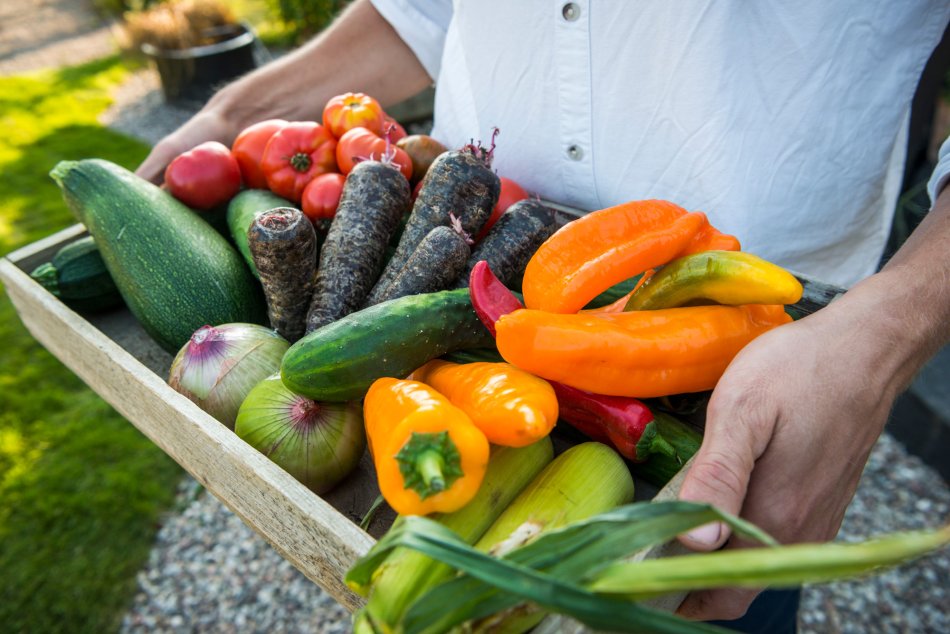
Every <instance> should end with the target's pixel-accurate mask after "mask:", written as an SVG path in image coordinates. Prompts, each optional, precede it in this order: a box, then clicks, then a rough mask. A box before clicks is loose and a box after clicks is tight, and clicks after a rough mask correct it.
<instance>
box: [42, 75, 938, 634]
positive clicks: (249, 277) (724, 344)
mask: <svg viewBox="0 0 950 634" xmlns="http://www.w3.org/2000/svg"><path fill="white" fill-rule="evenodd" d="M496 135H497V130H496V131H495V132H494V133H493V134H492V138H491V142H490V144H489V146H488V147H484V146H483V145H482V144H481V143H475V142H472V143H470V144H468V145H466V146H464V147H462V148H458V149H454V150H447V149H446V148H445V147H443V146H442V145H441V144H439V143H438V141H436V140H435V139H432V138H430V137H426V136H423V135H412V136H407V135H406V133H405V131H404V130H403V129H402V128H401V127H400V126H399V124H398V123H396V122H395V121H393V120H392V119H391V118H390V117H388V116H387V115H386V113H385V111H384V110H383V109H382V107H381V106H380V105H379V104H378V103H377V102H376V101H375V100H374V99H373V98H371V97H369V96H367V95H363V94H360V93H347V94H345V95H340V96H338V97H335V98H334V99H331V100H330V101H329V102H328V103H327V104H326V107H325V109H324V110H323V115H322V119H321V121H320V122H316V121H297V122H288V121H283V120H269V121H262V122H260V123H257V124H255V125H252V126H250V127H249V128H247V129H246V130H244V131H243V132H242V133H241V134H240V135H238V137H237V138H236V140H235V141H234V143H233V145H232V147H231V148H227V147H225V146H222V145H221V144H216V143H206V144H202V145H200V146H198V147H196V148H193V149H192V150H189V151H188V152H185V153H184V154H182V155H181V156H179V157H178V158H176V159H175V160H174V161H172V162H171V163H170V164H169V166H168V169H167V171H166V174H165V180H166V185H167V190H164V189H160V188H158V187H155V186H154V185H151V184H150V183H146V182H144V181H142V180H141V179H139V178H137V177H136V176H135V175H133V174H131V173H129V172H127V171H126V170H123V169H122V168H119V167H118V166H115V165H113V164H111V163H107V162H105V161H101V160H97V159H87V160H82V161H73V162H63V163H61V164H60V165H58V166H57V167H56V168H55V169H54V170H53V172H52V174H51V175H52V177H53V178H54V179H55V180H56V182H57V183H58V184H59V185H60V187H61V188H62V190H63V195H64V198H65V199H66V201H67V203H68V204H69V206H70V207H71V208H72V209H73V210H74V211H75V213H76V215H77V216H78V218H79V220H80V221H81V222H83V223H84V224H85V225H86V227H87V229H88V231H89V233H90V236H89V237H87V238H84V239H82V240H80V241H77V242H76V243H74V244H71V245H67V246H66V247H64V248H63V250H62V251H61V252H60V253H58V254H57V255H56V256H55V257H54V258H53V260H52V262H51V263H49V264H46V265H43V266H42V267H40V268H38V269H37V270H36V271H35V272H34V274H33V275H34V277H35V278H36V279H37V280H38V281H40V282H41V283H42V284H43V285H44V286H46V287H47V288H49V289H50V291H51V292H53V293H54V294H56V295H57V296H59V297H61V298H62V299H63V301H64V302H67V303H68V304H69V305H70V306H72V307H73V308H75V309H76V310H90V311H91V310H108V309H110V308H111V307H113V306H115V304H116V303H117V302H119V301H124V302H125V304H127V305H128V307H129V309H130V310H131V311H132V313H133V314H134V315H135V316H136V317H137V318H138V319H139V321H140V322H141V323H142V325H143V327H144V328H145V330H146V331H147V332H148V333H149V334H150V335H151V336H152V337H153V338H154V339H155V340H156V342H158V343H159V344H160V345H161V346H162V347H163V348H165V349H166V350H168V351H169V352H173V353H177V356H176V358H175V361H174V363H173V365H172V370H171V374H170V376H169V384H170V385H171V386H172V387H173V388H174V389H175V390H177V391H179V392H180V393H182V394H184V395H185V396H187V397H188V398H189V399H191V400H193V401H194V402H195V403H197V404H198V405H199V406H200V407H202V408H203V409H204V410H205V411H207V412H208V413H209V414H210V415H212V416H214V417H215V418H217V419H218V420H219V421H220V422H221V423H222V424H224V425H227V426H228V427H230V428H232V429H234V431H235V433H236V434H237V435H238V436H240V437H241V438H243V439H244V440H245V441H247V442H248V443H249V444H250V445H251V446H253V447H255V448H256V449H258V450H260V451H261V452H262V453H263V454H265V455H266V456H268V457H269V458H270V459H271V460H273V461H274V462H275V463H277V464H278V465H280V466H281V467H282V468H284V469H285V470H286V471H287V472H288V473H290V474H291V475H293V476H294V477H296V478H297V479H298V480H300V481H301V482H302V483H303V484H304V485H306V486H307V487H309V488H310V489H312V490H313V491H315V492H317V493H324V492H326V491H329V490H330V489H331V488H332V487H334V486H335V485H337V484H338V483H339V482H341V481H342V480H343V479H345V478H346V477H347V476H348V475H349V474H350V473H351V472H352V471H353V470H354V469H356V468H357V466H358V464H359V462H360V459H361V456H362V455H363V453H364V451H365V450H366V448H367V447H368V450H369V452H370V456H371V458H372V463H373V466H374V467H375V472H376V476H377V482H378V486H379V490H380V492H381V495H382V497H383V498H384V499H385V501H386V502H388V504H389V505H390V506H391V507H392V508H393V509H394V510H395V511H396V512H397V513H398V514H399V518H398V519H397V521H396V523H395V524H394V525H393V527H392V529H391V531H390V533H389V534H388V535H387V536H386V537H385V538H384V539H382V540H381V541H380V542H379V544H378V545H377V546H376V547H375V548H374V549H373V550H372V551H371V552H370V553H369V554H368V555H367V557H366V558H365V559H363V560H361V561H360V562H358V563H357V565H355V566H354V568H353V569H352V570H351V571H350V573H349V574H348V575H347V583H348V584H349V586H350V587H351V588H353V590H354V591H356V592H358V593H360V594H363V595H365V596H367V597H368V601H367V604H366V607H365V608H364V609H363V610H361V611H360V612H359V613H358V614H357V615H356V617H355V626H356V631H358V632H437V631H446V630H448V629H451V628H452V627H455V626H459V625H462V624H467V625H466V627H471V628H473V629H475V630H478V631H486V632H487V631H506V632H507V631H512V632H517V631H526V630H527V629H529V628H531V627H533V626H534V625H535V624H536V623H538V622H539V621H540V619H541V618H543V616H544V615H545V613H546V612H550V611H555V612H563V613H565V614H569V615H571V616H573V617H575V618H578V619H580V620H581V621H583V622H584V623H586V624H588V625H590V626H591V627H596V628H602V629H612V630H623V631H646V630H650V631H671V632H672V631H693V630H696V631H710V630H709V628H707V627H706V626H699V625H691V624H686V623H685V622H683V621H680V620H678V619H676V618H675V617H672V616H669V615H664V614H660V613H656V612H653V611H651V610H648V609H647V608H645V607H642V606H640V605H638V604H637V603H635V602H633V601H635V600H639V599H641V598H643V597H646V596H650V595H651V594H653V593H657V592H669V591H678V590H685V589H690V588H700V587H709V586H713V585H717V584H722V583H726V582H728V583H730V584H737V583H738V584H742V583H747V582H748V583H756V584H768V583H772V582H775V583H779V584H796V583H801V582H803V581H808V580H812V579H825V578H831V577H832V576H835V575H839V574H850V573H853V572H857V571H860V570H864V569H866V568H868V567H871V566H874V565H878V564H883V563H890V562H893V561H897V560H899V559H900V558H902V557H905V556H911V555H916V554H919V553H921V552H924V551H925V550H927V549H930V548H933V547H935V546H936V545H939V544H940V543H945V542H946V541H948V539H950V535H948V534H947V533H946V530H944V531H943V532H942V533H934V534H929V535H924V536H907V537H898V538H894V540H895V541H894V542H893V544H894V545H895V546H894V547H895V548H897V549H898V550H897V551H891V550H885V549H883V548H881V547H876V546H869V545H861V546H854V547H853V548H851V549H850V550H849V548H847V547H846V548H843V549H842V547H832V546H813V547H779V546H776V545H774V544H773V543H772V542H771V540H770V539H769V538H768V537H767V536H765V535H762V534H761V532H759V531H757V529H755V528H754V527H751V526H748V525H746V524H745V523H743V522H742V521H741V520H738V519H736V518H732V517H728V516H725V515H723V514H721V513H719V512H718V511H716V510H714V509H710V508H708V507H705V506H702V505H695V504H686V503H668V504H648V505H629V503H630V502H631V500H632V499H633V488H634V481H633V477H632V475H631V472H632V473H633V474H635V475H637V476H638V477H639V478H641V479H644V480H647V481H649V482H651V483H653V484H655V485H658V486H662V485H663V484H665V483H666V482H667V481H668V480H669V479H670V478H671V477H672V476H673V475H674V474H675V473H676V472H677V471H679V470H680V469H681V467H682V465H683V464H684V463H685V461H686V460H687V459H689V458H690V457H691V456H692V455H693V454H694V453H695V452H696V451H697V450H698V448H699V444H700V442H701V439H702V436H701V431H700V430H699V428H697V427H694V426H693V425H691V424H688V423H686V422H683V421H681V420H679V419H678V418H676V417H674V416H671V415H670V413H669V412H668V411H664V409H669V405H670V404H671V402H672V400H676V399H680V398H684V395H685V398H686V399H687V400H688V399H690V398H693V399H694V400H695V395H696V393H700V394H701V393H703V392H707V391H708V390H711V389H712V388H713V387H714V386H715V385H716V382H717V381H718V379H719V377H720V376H721V375H722V373H723V372H724V371H725V369H726V366H727V365H728V364H729V362H730V361H731V360H732V359H733V357H735V355H736V354H738V352H739V351H740V350H741V349H742V348H743V347H744V346H745V345H746V344H748V343H749V342H750V341H751V340H753V339H754V338H755V337H757V336H759V335H760V334H762V333H764V332H767V331H768V330H771V329H773V328H778V327H781V326H782V325H783V324H785V323H788V322H789V321H791V319H792V317H790V316H789V312H788V311H787V310H786V309H787V308H788V307H789V306H790V305H792V304H795V303H796V302H798V301H799V299H800V298H801V295H802V285H801V283H800V282H799V281H798V280H797V279H796V278H795V277H794V276H793V275H791V274H790V273H788V272H787V271H785V270H783V269H781V268H780V267H778V266H775V265H774V264H771V263H769V262H766V261H765V260H762V259H761V258H758V257H756V256H754V255H752V254H749V253H744V252H742V251H741V250H740V244H739V241H738V239H737V238H735V237H734V236H731V235H727V234H724V233H722V232H720V231H718V230H717V229H716V228H715V227H714V226H712V225H711V224H710V222H709V220H708V218H707V217H706V215H705V214H703V213H701V212H688V211H687V210H685V209H683V208H681V207H679V206H677V205H675V204H674V203H671V202H668V201H660V200H644V201H632V202H628V203H624V204H622V205H618V206H616V207H611V208H608V209H603V210H599V211H595V212H592V213H590V214H588V215H586V216H584V217H582V218H580V219H577V220H573V221H571V222H568V223H566V224H564V223H563V222H562V220H561V217H560V216H559V215H558V214H556V213H555V212H554V211H553V210H552V209H550V208H548V207H547V206H545V205H544V204H543V203H541V202H540V201H538V200H533V199H530V198H529V196H528V193H527V192H525V191H524V190H523V189H521V188H520V187H519V186H518V185H517V183H514V182H513V181H511V180H509V179H506V178H504V177H499V176H498V175H497V174H496V173H495V171H494V170H493V168H492V159H493V156H494V153H495V151H496V144H495V141H496V138H495V137H496ZM242 187H243V189H242ZM218 219H220V220H223V221H224V224H223V225H222V224H221V223H218V222H217V220H218ZM215 225H218V226H220V233H219V229H216V228H215ZM519 293H521V294H519ZM119 298H121V300H120V299H119ZM559 422H560V423H562V424H560V425H558V423H559ZM552 433H557V434H559V435H560V436H561V438H562V439H563V440H565V441H567V443H568V444H570V445H573V446H572V447H571V448H570V449H568V450H566V451H563V452H562V453H561V454H560V455H558V456H557V457H554V451H553V444H552V441H551V439H550V438H549V436H550V435H551V434H552ZM420 516H429V518H428V519H424V518H422V517H420ZM715 519H719V520H723V521H726V522H729V523H730V524H731V525H732V526H733V527H734V529H735V530H736V531H737V532H739V533H740V534H743V535H745V536H747V537H752V538H755V539H758V540H759V541H762V542H763V543H766V544H770V545H772V547H771V548H769V549H760V550H756V551H754V552H752V553H748V554H747V553H743V552H741V551H730V553H719V554H714V555H708V556H706V555H704V556H696V557H693V558H691V559H690V560H689V561H683V562H680V561H676V560H665V561H669V562H670V563H669V564H664V565H661V566H659V567H658V566H656V565H654V566H653V567H652V568H651V567H650V564H648V563H633V562H631V561H628V560H627V558H628V557H630V556H632V555H634V554H635V553H636V552H637V551H638V550H640V549H642V548H645V547H648V546H651V545H655V544H658V543H662V542H663V541H666V540H668V539H671V538H672V537H674V536H675V535H677V534H679V533H681V532H684V531H686V530H689V529H690V528H692V527H694V526H698V525H701V524H703V523H706V522H708V521H711V520H715ZM796 548H798V549H800V550H796ZM836 548H837V550H836ZM809 549H811V550H809ZM894 552H899V553H900V554H899V555H894ZM822 553H827V556H828V560H827V561H826V562H821V561H820V560H819V557H820V556H821V554H822ZM717 557H718V559H717ZM796 557H801V558H802V561H803V562H804V563H802V565H800V566H794V565H792V562H794V561H795V558H796ZM436 560H438V561H436ZM667 565H668V566H670V567H669V568H667V567H666V566H667ZM673 569H675V570H677V571H679V572H677V573H676V574H671V573H669V570H673ZM456 570H458V571H461V573H462V574H461V575H459V574H457V573H456ZM737 571H738V572H737Z"/></svg>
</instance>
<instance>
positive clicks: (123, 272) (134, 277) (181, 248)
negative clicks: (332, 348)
mask: <svg viewBox="0 0 950 634" xmlns="http://www.w3.org/2000/svg"><path fill="white" fill-rule="evenodd" d="M50 176H51V177H52V178H53V180H55V181H56V183H57V184H58V185H59V187H60V189H62V192H63V198H64V199H65V200H66V203H67V204H68V205H69V207H70V208H71V209H72V210H73V212H74V213H75V214H76V215H77V216H78V218H79V220H80V222H82V223H83V224H85V225H86V228H87V229H88V230H89V233H90V234H91V235H92V236H93V237H94V238H95V240H96V244H97V245H98V246H99V251H100V253H101V254H102V260H103V261H104V262H105V265H106V268H107V269H109V273H110V274H111V275H112V279H113V280H115V284H116V286H117V287H118V289H119V292H120V293H121V294H122V298H123V299H124V300H125V303H126V304H127V305H128V307H129V309H130V310H131V311H132V314H133V315H135V317H136V318H137V319H138V320H139V322H141V324H142V326H143V327H144V328H145V331H146V332H147V333H148V334H149V335H150V336H151V337H152V338H153V339H155V341H156V342H158V344H159V345H161V346H162V348H164V349H165V350H167V351H169V352H172V353H175V352H177V351H178V350H179V349H180V348H181V347H182V346H183V345H184V344H185V343H186V342H187V341H188V340H189V339H190V337H191V335H192V333H194V331H195V330H197V329H198V328H200V327H201V326H203V325H205V324H211V325H218V324H225V323H234V322H243V323H256V324H262V323H264V322H265V319H266V315H267V313H266V310H265V306H264V299H263V296H262V294H261V290H260V285H259V284H257V283H256V282H255V281H254V278H253V276H252V275H251V274H250V272H249V271H248V269H247V267H246V266H245V265H244V262H242V261H241V256H240V255H238V253H237V251H235V250H234V249H233V248H232V247H231V245H230V244H228V241H227V240H226V239H225V238H224V237H223V236H222V235H221V234H219V233H218V232H217V231H215V230H214V229H213V228H212V227H211V225H209V224H208V223H207V222H205V221H204V220H202V219H201V218H200V217H198V215H196V214H195V213H194V212H192V211H191V210H190V209H188V207H186V206H185V205H183V204H182V203H180V202H178V201H177V200H175V198H174V197H172V195H171V194H169V193H168V192H166V191H164V190H162V189H159V188H158V187H156V186H155V185H153V184H152V183H149V182H148V181H146V180H144V179H142V178H139V177H138V176H136V175H135V174H133V173H132V172H130V171H128V170H126V169H125V168H122V167H119V166H118V165H115V164H114V163H110V162H108V161H104V160H101V159H85V160H82V161H61V162H60V163H59V164H58V165H57V166H56V167H55V168H53V171H52V172H50Z"/></svg>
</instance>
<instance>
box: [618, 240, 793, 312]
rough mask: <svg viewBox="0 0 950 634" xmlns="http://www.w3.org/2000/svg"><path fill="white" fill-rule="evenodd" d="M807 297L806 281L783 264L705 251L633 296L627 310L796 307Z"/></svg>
mask: <svg viewBox="0 0 950 634" xmlns="http://www.w3.org/2000/svg"><path fill="white" fill-rule="evenodd" d="M801 297H802V285H801V283H800V282H799V281H798V280H797V279H795V276H794V275H792V274H791V273H789V272H788V271H786V270H785V269H783V268H782V267H780V266H777V265H775V264H772V263H771V262H767V261H765V260H763V259H762V258H759V257H757V256H754V255H752V254H751V253H742V252H741V251H703V252H700V253H694V254H693V255H687V256H685V257H682V258H679V259H676V260H673V261H672V262H670V263H669V264H667V265H666V266H664V267H663V268H662V269H661V270H660V272H659V273H656V274H655V275H653V276H651V277H650V279H648V280H647V281H646V282H645V283H644V284H643V285H642V286H641V287H640V288H639V289H637V291H636V292H635V293H633V294H632V295H631V297H630V300H629V301H628V302H627V305H626V307H625V308H624V310H655V309H657V308H675V307H677V306H689V305H692V304H697V303H714V304H724V305H727V306H741V305H743V304H794V303H795V302H797V301H798V300H799V299H801Z"/></svg>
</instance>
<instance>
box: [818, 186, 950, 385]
mask: <svg viewBox="0 0 950 634" xmlns="http://www.w3.org/2000/svg"><path fill="white" fill-rule="evenodd" d="M826 311H827V313H828V314H827V315H826V317H828V318H831V317H835V318H845V317H847V318H848V319H849V320H850V321H851V322H852V325H853V326H854V327H856V328H860V329H861V331H862V332H863V338H864V340H865V342H866V344H867V345H868V346H870V347H875V348H877V354H878V355H879V357H880V358H879V359H876V361H877V363H878V365H877V366H876V367H874V368H869V369H874V370H879V372H878V376H881V377H887V376H889V377H890V381H889V383H890V386H891V387H892V388H893V389H895V390H897V391H900V390H902V389H903V388H905V387H906V386H907V385H908V384H909V383H910V381H911V380H912V379H913V377H914V375H915V374H916V373H917V371H918V370H919V369H920V368H921V366H922V365H923V364H924V363H926V361H927V360H928V359H929V358H930V357H931V356H933V354H934V353H935V352H936V351H937V350H938V349H939V348H940V347H941V346H944V345H946V344H947V343H948V342H950V187H947V188H944V190H943V192H942V193H941V194H940V196H939V197H938V199H937V201H936V203H935V204H934V206H933V209H932V210H931V211H930V213H929V214H927V216H926V217H925V218H924V220H923V222H922V223H921V224H920V226H919V227H918V228H917V229H916V230H915V231H914V232H913V234H911V236H910V237H909V238H908V239H907V241H906V242H905V243H904V245H903V246H902V247H901V248H900V249H899V250H898V251H897V253H896V254H894V256H893V257H892V258H891V259H890V260H889V261H888V263H887V264H886V265H885V266H884V267H883V268H882V270H881V271H880V272H879V273H877V274H875V275H872V276H871V277H869V278H867V279H865V280H863V281H862V282H860V283H858V284H857V285H855V287H854V288H853V289H851V290H850V291H848V293H846V294H845V295H844V296H843V297H842V298H841V299H839V300H838V301H836V302H834V303H833V304H832V305H831V306H829V307H828V308H826V309H824V310H822V311H820V313H818V314H816V315H815V316H816V317H817V316H818V315H819V314H821V313H825V312H826Z"/></svg>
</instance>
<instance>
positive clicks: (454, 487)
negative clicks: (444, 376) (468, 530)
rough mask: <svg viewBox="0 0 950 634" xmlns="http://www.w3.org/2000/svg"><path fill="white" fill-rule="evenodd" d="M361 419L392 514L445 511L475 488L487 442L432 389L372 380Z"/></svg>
mask: <svg viewBox="0 0 950 634" xmlns="http://www.w3.org/2000/svg"><path fill="white" fill-rule="evenodd" d="M363 420H364V424H365V426H366V437H367V439H368V440H369V446H370V451H371V453H372V455H373V462H374V463H375V465H376V477H377V479H378V482H379V490H380V492H381V493H382V494H383V498H385V499H386V501H387V502H388V503H389V505H390V506H391V507H392V508H393V509H394V510H395V511H396V512H397V513H399V514H401V515H428V514H429V513H435V512H440V513H450V512H452V511H456V510H458V509H460V508H462V507H463V506H465V505H466V504H468V502H469V501H470V500H471V499H472V498H473V497H474V496H475V494H476V493H477V492H478V487H479V486H480V485H481V483H482V478H483V477H484V476H485V469H486V468H487V466H488V440H486V439H485V434H483V433H482V432H481V431H479V430H478V428H476V427H475V426H474V425H473V424H472V421H471V420H470V419H469V417H468V416H467V415H466V414H465V412H463V411H462V410H460V409H459V408H458V407H456V406H454V405H452V403H450V402H449V400H448V399H447V398H445V397H444V396H443V395H441V394H439V393H438V392H437V391H436V390H434V389H432V388H431V387H429V386H427V385H424V384H422V383H419V382H417V381H406V380H399V379H392V378H388V377H387V378H381V379H377V380H376V381H375V382H374V383H373V384H372V385H371V386H370V388H369V391H368V392H367V393H366V398H365V400H364V401H363Z"/></svg>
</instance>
